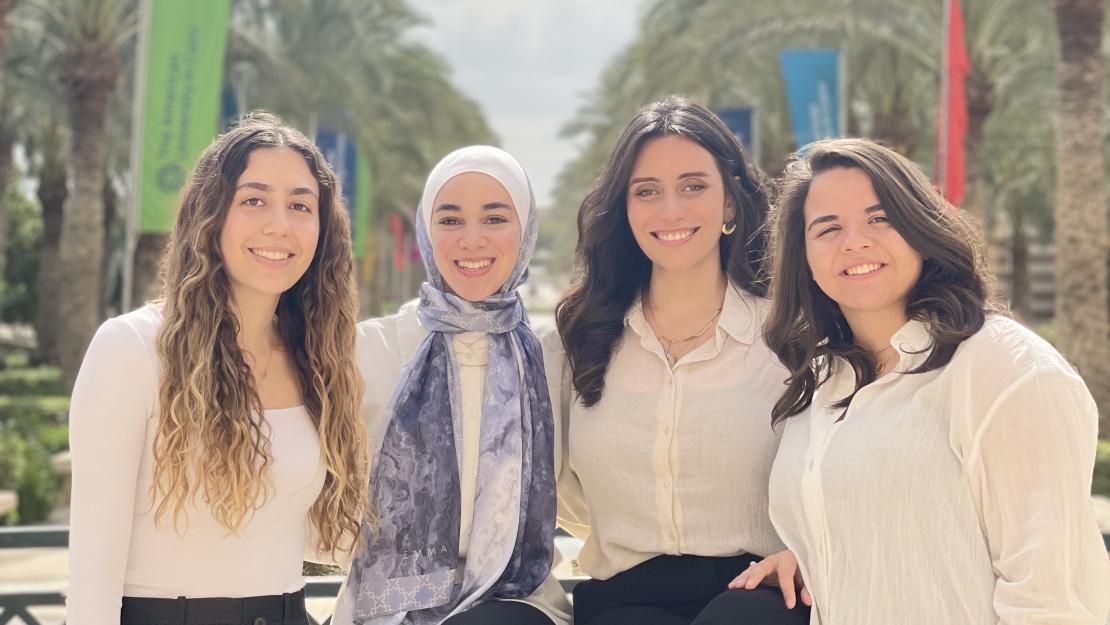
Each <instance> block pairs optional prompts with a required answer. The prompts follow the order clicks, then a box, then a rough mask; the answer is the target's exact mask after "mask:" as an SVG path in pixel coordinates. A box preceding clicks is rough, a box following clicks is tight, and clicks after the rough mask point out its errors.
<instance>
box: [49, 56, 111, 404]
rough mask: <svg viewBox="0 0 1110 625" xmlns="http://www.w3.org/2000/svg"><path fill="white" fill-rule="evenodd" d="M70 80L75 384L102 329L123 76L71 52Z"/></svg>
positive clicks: (71, 369)
mask: <svg viewBox="0 0 1110 625" xmlns="http://www.w3.org/2000/svg"><path fill="white" fill-rule="evenodd" d="M67 69H68V70H69V71H68V72H67V74H66V81H65V82H66V91H67V95H68V98H69V102H70V129H71V130H72V134H71V136H72V137H73V158H72V159H71V160H72V163H73V199H72V201H71V202H70V205H69V207H68V210H67V211H66V214H65V219H64V220H63V222H62V238H61V246H62V249H61V264H60V265H61V266H60V269H61V271H60V275H61V280H62V283H63V284H65V285H66V288H65V290H64V291H63V292H62V293H61V298H60V299H59V310H58V314H59V318H60V321H61V323H60V326H59V330H60V331H59V334H58V355H59V361H60V364H61V366H62V377H63V379H64V380H65V381H66V383H67V384H70V385H71V384H73V380H74V379H75V378H76V377H77V370H78V369H79V368H80V367H81V360H82V358H84V355H85V349H86V347H88V344H89V341H90V340H91V339H92V336H93V334H94V333H95V332H96V328H97V326H98V325H99V324H100V321H101V318H100V302H101V297H102V296H101V271H100V268H101V266H102V265H103V262H104V170H105V166H106V156H107V143H106V140H105V139H106V137H105V128H104V126H105V123H104V122H105V117H106V113H107V105H108V95H109V94H110V93H111V91H112V89H113V88H114V87H115V84H116V80H117V78H118V76H119V60H118V59H117V58H116V57H115V55H114V54H113V53H112V52H111V51H110V50H104V49H91V50H90V49H81V48H79V47H78V48H75V49H73V50H71V56H70V64H69V66H68V68H67Z"/></svg>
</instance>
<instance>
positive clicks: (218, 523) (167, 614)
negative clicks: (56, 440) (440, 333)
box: [67, 114, 366, 625]
mask: <svg viewBox="0 0 1110 625" xmlns="http://www.w3.org/2000/svg"><path fill="white" fill-rule="evenodd" d="M162 279H163V291H162V298H161V299H160V300H158V301H155V302H153V303H151V304H148V305H146V306H144V307H142V308H140V309H138V310H136V311H134V312H130V313H127V314H125V315H121V316H119V317H116V318H114V319H110V320H108V321H106V322H105V323H104V324H103V325H102V326H101V327H100V329H99V330H98V331H97V333H96V336H95V337H94V338H93V340H92V344H91V345H90V346H89V349H88V352H87V353H86V356H85V360H84V363H83V364H82V366H81V371H80V374H79V375H78V378H77V381H76V384H75V386H74V389H73V399H72V404H71V410H70V427H71V430H70V444H71V450H72V459H73V497H72V508H71V534H70V553H69V558H70V590H69V595H68V602H67V605H68V614H67V622H69V623H71V624H73V625H82V624H84V623H90V624H96V625H104V624H105V623H116V622H118V623H121V624H123V625H127V624H139V623H152V622H174V623H190V624H197V625H202V624H214V623H244V624H247V623H249V624H256V623H261V622H267V623H269V622H281V623H296V624H306V623H307V616H306V613H305V609H304V593H303V585H304V579H303V577H302V575H301V563H302V559H303V558H304V557H313V556H316V555H317V554H318V556H319V557H320V558H326V559H331V558H332V557H333V556H334V557H335V558H336V559H342V557H343V556H342V553H343V552H345V551H348V550H350V549H351V548H352V547H353V543H354V538H355V537H356V536H357V532H358V527H359V522H360V520H361V519H362V518H363V516H364V515H365V514H366V506H365V479H366V446H365V439H366V437H365V430H364V426H363V422H362V419H361V415H360V413H359V400H360V394H361V386H362V384H361V380H360V376H359V372H358V370H357V367H356V364H355V318H356V299H355V293H354V283H353V278H352V259H351V240H350V231H349V225H348V218H347V214H346V210H345V209H344V207H343V205H342V200H341V195H340V190H339V184H338V181H337V179H336V176H335V174H334V173H333V172H332V170H331V169H330V168H329V167H328V165H327V163H326V162H325V161H324V158H323V157H322V155H321V154H320V152H319V151H318V150H317V149H316V147H315V146H313V145H312V143H311V142H310V141H309V140H308V139H307V138H306V137H305V136H304V135H303V134H301V133H300V132H298V131H296V130H295V129H293V128H290V127H288V126H285V125H283V124H282V123H281V121H280V120H279V119H277V118H276V117H274V116H272V115H268V114H253V115H251V116H248V117H246V118H245V119H244V120H243V121H242V123H241V124H240V125H239V126H238V127H236V128H234V129H232V130H230V131H228V132H227V133H225V134H223V135H221V136H220V137H218V138H217V139H216V140H215V142H213V143H212V145H210V146H209V147H208V149H207V150H205V152H204V154H203V155H202V156H201V157H200V160H199V162H198V164H197V167H196V170H195V172H194V173H193V176H192V178H191V179H190V181H189V183H188V185H187V187H186V189H185V191H184V195H183V199H182V202H181V206H180V210H179V212H178V215H177V222H176V225H175V226H174V230H173V233H172V235H171V237H170V244H169V247H168V249H167V250H166V253H165V256H164V258H163V261H162ZM306 554H308V555H307V556H306Z"/></svg>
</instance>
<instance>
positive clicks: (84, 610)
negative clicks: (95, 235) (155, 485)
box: [66, 318, 157, 625]
mask: <svg viewBox="0 0 1110 625" xmlns="http://www.w3.org/2000/svg"><path fill="white" fill-rule="evenodd" d="M152 355H153V350H152V349H150V348H148V347H147V346H146V345H145V343H144V341H143V338H142V337H141V336H140V335H139V334H138V333H137V332H136V330H135V329H134V328H133V327H132V326H130V325H129V324H128V323H127V322H125V321H123V320H121V319H118V318H117V319H110V320H108V321H106V322H104V324H103V325H101V326H100V329H99V330H97V332H96V335H95V336H94V337H93V340H92V343H91V344H90V345H89V349H88V351H87V352H86V353H85V359H84V361H83V362H82V363H81V370H80V372H79V373H78V375H77V381H76V384H75V385H74V387H73V396H72V401H71V403H70V411H69V427H70V429H69V445H70V458H71V461H72V465H73V484H72V496H71V507H70V534H69V592H68V595H67V598H66V606H67V610H66V612H67V615H68V616H67V617H66V618H67V622H68V623H71V624H72V625H84V624H86V623H88V624H95V625H102V624H103V623H118V622H119V615H120V606H121V604H122V597H123V585H124V573H125V571H126V568H127V560H128V549H129V547H130V544H131V527H132V522H133V520H134V515H135V503H136V497H137V496H138V494H137V493H136V489H137V485H138V482H139V469H140V466H141V463H142V458H143V450H144V448H145V446H146V445H147V441H146V428H147V421H148V419H150V418H151V415H152V414H153V410H154V402H155V397H156V393H157V382H156V380H155V370H154V364H155V363H154V361H153V358H152Z"/></svg>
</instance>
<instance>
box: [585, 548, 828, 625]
mask: <svg viewBox="0 0 1110 625" xmlns="http://www.w3.org/2000/svg"><path fill="white" fill-rule="evenodd" d="M756 560H759V558H758V557H756V556H751V555H742V556H734V557H728V558H711V557H705V556H658V557H656V558H652V559H651V560H648V561H647V562H644V563H642V564H639V565H637V566H634V567H632V568H631V569H629V570H627V571H624V572H621V573H618V574H616V575H614V576H613V577H611V578H609V579H606V580H588V581H584V582H582V583H580V584H578V586H576V587H575V589H574V622H575V625H806V624H807V623H809V608H808V607H806V606H804V605H801V603H800V602H799V604H798V607H796V608H794V609H793V610H789V609H787V608H786V604H785V602H784V601H783V598H782V593H781V592H779V590H778V589H777V588H767V587H761V588H758V589H756V590H742V589H741V590H728V583H729V582H730V581H732V579H733V578H734V577H736V576H737V575H739V574H740V572H741V571H743V570H744V569H746V568H748V563H749V562H753V561H756Z"/></svg>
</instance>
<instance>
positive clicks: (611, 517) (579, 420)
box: [544, 287, 786, 579]
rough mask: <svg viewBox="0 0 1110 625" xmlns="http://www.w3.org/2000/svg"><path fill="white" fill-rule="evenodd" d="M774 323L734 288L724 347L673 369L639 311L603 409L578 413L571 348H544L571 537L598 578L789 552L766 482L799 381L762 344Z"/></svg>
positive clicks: (553, 344)
mask: <svg viewBox="0 0 1110 625" xmlns="http://www.w3.org/2000/svg"><path fill="white" fill-rule="evenodd" d="M767 311H768V303H767V302H766V300H763V299H761V298H759V297H756V296H754V295H751V294H749V293H747V292H745V291H742V290H741V289H739V288H735V287H733V288H729V289H728V291H727V294H726V296H725V301H724V306H723V308H722V310H721V315H720V317H719V319H718V321H717V326H716V330H715V332H714V334H713V337H712V339H711V340H709V341H707V342H705V343H704V344H702V345H701V346H699V347H697V348H696V349H694V350H693V351H691V352H690V353H688V354H686V355H685V356H683V357H682V358H681V359H680V360H679V361H678V362H677V363H676V364H675V366H674V367H673V368H672V367H671V366H669V364H668V363H667V359H666V357H665V355H664V352H663V347H662V346H661V345H660V343H659V341H658V339H656V337H655V334H654V332H652V329H651V327H650V326H649V325H648V323H647V320H646V319H645V317H644V314H643V310H642V307H641V305H640V303H639V302H636V303H635V304H634V305H633V306H632V307H631V309H630V310H629V312H628V314H627V316H626V317H625V330H624V335H623V337H622V338H621V342H620V344H619V346H618V347H617V348H616V349H615V350H614V353H613V358H612V361H611V362H610V364H609V371H608V374H607V375H606V380H605V392H604V394H603V395H602V398H601V401H600V402H599V403H598V404H597V405H595V406H593V407H591V408H586V407H584V406H583V405H582V404H581V403H580V402H579V401H577V400H576V399H572V397H574V395H573V392H572V390H571V385H570V380H569V375H570V373H569V372H570V369H569V366H568V365H567V363H566V355H565V353H564V351H563V347H562V345H561V343H560V341H559V337H558V336H557V335H556V334H555V333H551V334H548V335H547V336H546V337H545V339H544V354H545V359H546V367H547V375H548V378H549V380H550V383H551V389H552V403H553V406H554V409H555V415H556V424H557V426H558V431H557V433H556V434H557V436H556V438H557V440H558V441H559V443H560V447H561V450H560V453H561V455H562V464H561V471H560V473H559V478H558V491H559V524H560V526H562V527H563V528H564V529H566V530H567V531H569V532H570V533H572V534H574V535H575V536H578V537H579V538H582V539H584V540H585V544H584V545H583V547H582V551H581V553H580V554H579V558H578V560H579V565H580V568H581V570H582V571H583V572H584V573H585V574H587V575H590V576H592V577H596V578H600V579H605V578H609V577H611V576H613V575H615V574H616V573H619V572H622V571H625V570H628V569H629V568H631V567H633V566H636V565H637V564H640V563H641V562H644V561H646V560H649V559H651V558H653V557H655V556H658V555H661V554H693V555H703V556H733V555H738V554H741V553H745V552H747V553H753V554H757V555H767V554H770V553H773V552H776V551H778V550H780V549H782V546H783V545H782V542H781V541H780V540H779V538H778V536H777V535H776V533H775V530H774V529H773V528H772V526H771V521H770V519H769V517H768V512H767V479H768V474H769V472H770V470H771V462H772V460H773V459H774V456H775V451H776V449H777V448H778V440H779V437H778V435H777V434H776V433H775V432H774V431H772V429H771V419H770V414H771V406H772V405H773V404H774V402H775V400H776V399H777V398H778V396H779V392H780V389H781V387H782V381H783V379H785V378H786V372H785V370H784V369H783V368H782V366H781V365H779V363H778V360H777V359H776V358H775V356H774V354H773V353H772V352H771V351H770V349H768V348H767V346H766V345H765V344H764V342H763V339H762V337H761V334H760V330H761V326H762V323H763V319H764V317H765V316H766V314H767ZM737 573H739V571H737Z"/></svg>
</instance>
